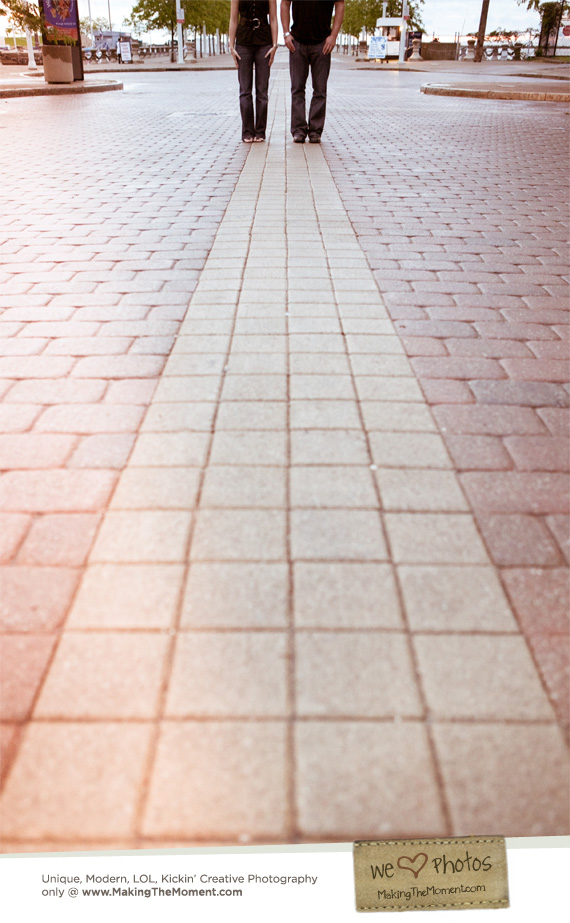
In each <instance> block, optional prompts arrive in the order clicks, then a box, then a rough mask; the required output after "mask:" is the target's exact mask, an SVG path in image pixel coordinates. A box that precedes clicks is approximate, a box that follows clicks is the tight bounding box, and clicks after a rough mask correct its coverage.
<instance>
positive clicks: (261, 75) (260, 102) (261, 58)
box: [255, 45, 271, 138]
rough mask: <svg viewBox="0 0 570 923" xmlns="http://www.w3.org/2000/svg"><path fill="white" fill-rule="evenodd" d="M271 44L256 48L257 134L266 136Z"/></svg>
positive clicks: (259, 136)
mask: <svg viewBox="0 0 570 923" xmlns="http://www.w3.org/2000/svg"><path fill="white" fill-rule="evenodd" d="M270 50H271V45H258V46H257V48H256V49H255V134H256V137H258V138H265V129H266V127H267V105H268V99H269V71H270V67H269V58H267V57H266V55H267V52H268V51H270Z"/></svg>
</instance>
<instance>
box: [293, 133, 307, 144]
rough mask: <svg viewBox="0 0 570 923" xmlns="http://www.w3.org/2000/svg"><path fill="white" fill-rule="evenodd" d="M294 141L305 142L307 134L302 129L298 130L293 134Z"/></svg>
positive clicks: (296, 142) (297, 142)
mask: <svg viewBox="0 0 570 923" xmlns="http://www.w3.org/2000/svg"><path fill="white" fill-rule="evenodd" d="M293 141H294V142H295V144H304V143H305V135H304V134H303V133H302V132H300V131H296V132H295V134H294V135H293Z"/></svg>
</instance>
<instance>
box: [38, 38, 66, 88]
mask: <svg viewBox="0 0 570 923" xmlns="http://www.w3.org/2000/svg"><path fill="white" fill-rule="evenodd" d="M42 55H43V59H44V79H45V81H46V83H73V60H72V47H71V45H42Z"/></svg>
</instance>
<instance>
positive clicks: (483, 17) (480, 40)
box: [475, 0, 489, 62]
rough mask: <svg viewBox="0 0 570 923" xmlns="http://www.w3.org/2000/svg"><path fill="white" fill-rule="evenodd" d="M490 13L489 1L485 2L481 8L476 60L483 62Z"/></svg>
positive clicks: (485, 0) (484, 0)
mask: <svg viewBox="0 0 570 923" xmlns="http://www.w3.org/2000/svg"><path fill="white" fill-rule="evenodd" d="M488 13H489V0H483V5H482V7H481V19H480V20H479V32H478V33H477V44H476V45H475V60H476V61H478V62H481V61H482V60H483V46H484V44H485V29H486V28H487V15H488Z"/></svg>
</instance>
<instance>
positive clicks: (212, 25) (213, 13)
mask: <svg viewBox="0 0 570 923" xmlns="http://www.w3.org/2000/svg"><path fill="white" fill-rule="evenodd" d="M0 2H1V0H0ZM183 12H184V25H185V26H186V28H189V29H193V30H194V32H197V31H201V30H202V29H203V27H204V26H205V27H206V32H207V33H208V34H209V35H213V34H214V33H215V31H216V29H219V30H220V32H226V31H227V29H228V25H229V22H230V0H185V2H184V3H183ZM124 23H125V25H128V26H131V27H132V28H133V31H134V32H135V33H136V34H140V33H141V32H150V31H152V30H153V29H166V30H168V31H169V32H170V41H171V44H172V45H174V36H175V34H176V0H138V3H137V4H136V5H135V6H134V7H133V9H132V11H131V15H130V17H129V18H128V19H125V20H124Z"/></svg>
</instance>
